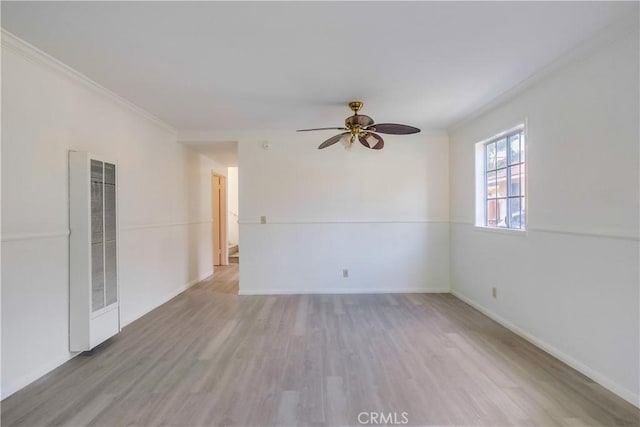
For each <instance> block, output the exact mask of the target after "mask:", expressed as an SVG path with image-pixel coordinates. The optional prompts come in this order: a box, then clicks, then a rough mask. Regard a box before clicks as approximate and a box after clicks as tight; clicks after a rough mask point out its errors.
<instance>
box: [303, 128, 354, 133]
mask: <svg viewBox="0 0 640 427" xmlns="http://www.w3.org/2000/svg"><path fill="white" fill-rule="evenodd" d="M312 130H348V129H347V128H315V129H299V130H297V131H296V132H309V131H312Z"/></svg>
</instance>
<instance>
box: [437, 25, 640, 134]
mask: <svg viewBox="0 0 640 427" xmlns="http://www.w3.org/2000/svg"><path fill="white" fill-rule="evenodd" d="M632 31H636V32H637V31H638V18H637V16H629V17H626V18H624V19H621V20H618V21H616V22H614V23H612V24H610V25H608V26H606V27H605V28H604V29H602V30H601V31H599V32H598V33H596V34H595V35H594V36H592V37H590V38H588V39H586V40H585V41H583V42H582V43H579V44H578V45H577V46H575V47H573V48H571V49H569V50H568V51H567V52H565V53H564V54H562V55H560V57H558V58H556V59H555V60H553V61H551V63H549V64H548V65H546V66H544V67H543V68H541V69H540V70H538V71H536V72H534V73H533V74H532V75H531V76H529V77H527V78H526V79H524V80H523V81H521V82H520V83H518V84H516V85H515V86H514V87H512V88H511V89H507V90H506V91H505V92H502V93H501V94H499V95H498V96H496V97H495V98H493V99H492V100H491V101H489V102H487V103H486V104H485V105H484V106H482V107H480V108H478V109H476V110H475V111H473V112H472V113H470V114H468V115H466V116H465V117H463V118H462V119H460V120H457V121H455V122H454V123H453V124H451V125H450V126H448V128H447V131H448V132H449V133H451V132H452V131H455V130H457V129H459V128H461V127H463V126H464V125H467V124H469V123H470V122H472V121H473V120H475V119H477V118H479V117H481V116H483V115H484V114H486V113H488V112H490V111H491V110H493V109H494V108H496V107H498V106H499V105H501V104H503V103H505V102H508V101H510V100H512V99H513V98H515V97H516V96H518V95H520V94H522V93H523V92H525V91H526V90H527V89H529V88H531V87H533V86H535V85H536V84H538V83H540V82H541V81H543V80H545V79H546V78H548V77H550V76H552V75H554V74H555V73H557V72H559V71H560V70H562V69H563V68H565V67H567V66H569V65H570V64H573V63H575V62H578V61H580V60H582V59H584V58H586V57H588V56H589V55H591V54H592V53H593V52H595V51H596V50H598V49H599V48H603V47H605V46H607V45H609V44H611V43H613V42H614V41H616V40H619V39H620V38H622V37H623V36H625V35H627V34H630V33H631V32H632Z"/></svg>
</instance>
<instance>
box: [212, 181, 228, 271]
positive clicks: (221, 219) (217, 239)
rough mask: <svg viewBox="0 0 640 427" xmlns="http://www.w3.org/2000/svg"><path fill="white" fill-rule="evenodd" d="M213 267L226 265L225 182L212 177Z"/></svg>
mask: <svg viewBox="0 0 640 427" xmlns="http://www.w3.org/2000/svg"><path fill="white" fill-rule="evenodd" d="M211 188H212V194H211V201H212V212H213V227H212V229H213V265H214V266H217V265H227V259H226V256H227V180H226V178H225V177H224V176H220V175H215V174H214V175H212V177H211Z"/></svg>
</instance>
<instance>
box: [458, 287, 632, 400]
mask: <svg viewBox="0 0 640 427" xmlns="http://www.w3.org/2000/svg"><path fill="white" fill-rule="evenodd" d="M451 294H452V295H454V296H455V297H456V298H459V299H460V300H462V301H464V302H466V303H467V304H469V305H470V306H471V307H473V308H475V309H476V310H478V311H479V312H481V313H482V314H484V315H485V316H487V317H489V318H491V319H493V320H495V321H496V322H498V323H499V324H501V325H502V326H504V327H505V328H507V329H509V330H510V331H511V332H513V333H515V334H516V335H518V336H520V337H522V338H524V339H525V340H527V341H529V342H530V343H531V344H533V345H535V346H536V347H539V348H540V349H542V350H544V351H546V352H547V353H549V354H550V355H552V356H553V357H555V358H556V359H558V360H560V361H562V362H564V363H566V364H567V365H569V366H570V367H572V368H573V369H575V370H576V371H578V372H580V373H582V374H584V375H586V376H587V377H589V378H591V379H592V380H593V381H595V382H597V383H598V384H600V385H601V386H603V387H604V388H606V389H607V390H609V391H610V392H612V393H614V394H616V395H617V396H620V397H621V398H622V399H624V400H626V401H627V402H629V403H631V404H632V405H634V406H636V407H639V408H640V395H637V394H635V393H633V392H632V391H631V390H628V389H626V388H625V387H622V386H621V385H620V384H618V383H616V382H614V381H611V380H610V379H609V378H607V377H606V376H605V375H603V374H602V373H600V372H598V371H596V370H595V369H592V368H590V367H589V366H587V365H585V364H583V363H582V362H580V361H578V360H576V359H574V358H573V357H571V356H569V355H567V354H565V353H563V352H562V351H560V350H558V349H557V348H555V347H553V346H552V345H549V344H547V343H546V342H544V341H542V340H541V339H539V338H537V337H535V336H533V335H531V334H530V333H529V332H527V331H525V330H523V329H521V328H519V327H518V326H516V325H514V324H513V323H511V322H509V321H508V320H506V319H504V318H502V317H500V316H498V315H497V314H495V313H494V312H492V311H491V310H489V309H487V308H485V307H483V306H482V305H480V304H478V303H477V302H475V301H473V300H472V299H470V298H468V297H466V296H464V295H462V294H461V293H460V292H457V291H454V290H452V291H451Z"/></svg>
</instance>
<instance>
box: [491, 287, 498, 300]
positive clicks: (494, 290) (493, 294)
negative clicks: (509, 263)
mask: <svg viewBox="0 0 640 427" xmlns="http://www.w3.org/2000/svg"><path fill="white" fill-rule="evenodd" d="M491 295H492V296H493V297H494V298H498V288H491Z"/></svg>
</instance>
